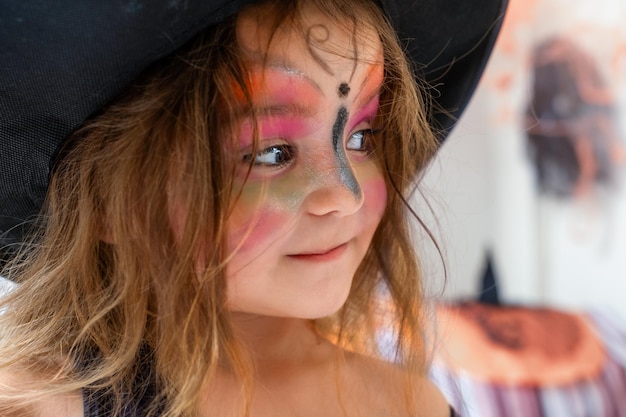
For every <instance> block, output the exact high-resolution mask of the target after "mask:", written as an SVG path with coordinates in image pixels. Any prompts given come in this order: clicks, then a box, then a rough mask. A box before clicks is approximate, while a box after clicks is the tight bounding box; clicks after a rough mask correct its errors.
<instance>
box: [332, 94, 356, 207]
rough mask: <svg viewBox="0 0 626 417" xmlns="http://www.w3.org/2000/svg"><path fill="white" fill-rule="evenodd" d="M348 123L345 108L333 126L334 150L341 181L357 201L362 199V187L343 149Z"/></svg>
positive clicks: (341, 109) (341, 110)
mask: <svg viewBox="0 0 626 417" xmlns="http://www.w3.org/2000/svg"><path fill="white" fill-rule="evenodd" d="M347 121H348V110H346V108H345V107H343V106H342V107H341V108H340V109H339V112H338V113H337V119H335V124H334V125H333V150H334V151H335V158H337V162H338V163H339V179H340V180H341V182H342V183H343V184H344V185H345V186H346V187H347V188H348V189H349V190H350V191H351V192H352V194H353V195H354V197H356V198H357V199H360V198H361V187H359V183H358V181H357V180H356V178H355V177H354V173H353V172H352V169H351V168H350V161H348V156H347V155H346V151H345V149H344V147H343V140H342V138H343V132H344V129H345V127H346V122H347Z"/></svg>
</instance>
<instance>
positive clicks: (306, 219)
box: [0, 6, 449, 417]
mask: <svg viewBox="0 0 626 417" xmlns="http://www.w3.org/2000/svg"><path fill="white" fill-rule="evenodd" d="M303 14H304V15H305V17H306V19H305V21H306V22H307V23H308V24H310V25H311V26H310V27H309V28H308V29H307V28H305V29H307V32H306V33H307V36H305V37H304V38H302V37H301V34H300V32H298V33H295V32H292V31H289V30H286V31H279V32H278V33H277V34H276V36H275V37H274V38H273V42H272V44H271V47H270V49H269V50H265V49H264V47H263V45H266V44H267V43H266V39H267V36H268V33H269V32H268V26H265V25H266V24H268V22H269V21H270V17H271V16H268V15H267V14H266V11H265V10H264V9H262V8H249V9H246V11H245V12H244V13H242V15H241V16H240V18H239V20H238V26H237V27H238V31H237V35H238V40H239V42H240V44H241V46H242V47H243V48H244V50H245V51H246V53H247V54H248V57H249V60H248V63H249V65H250V68H251V69H252V77H251V79H250V80H249V81H250V85H249V88H250V90H251V91H252V93H253V101H254V105H255V107H256V108H257V110H259V114H260V126H259V135H260V138H259V139H260V143H259V148H258V149H259V150H260V153H254V152H253V151H252V147H251V145H252V126H251V124H250V121H249V120H246V119H242V120H241V126H240V129H239V137H238V138H236V139H238V140H235V141H234V143H235V144H236V149H235V150H234V152H237V155H239V158H240V161H241V169H240V170H239V173H238V176H237V181H236V187H238V189H239V190H240V191H241V193H240V198H239V199H238V200H236V201H233V211H232V216H231V217H230V219H229V222H228V233H229V234H228V240H229V246H230V247H229V251H230V253H231V255H230V257H229V260H228V267H227V280H228V281H227V303H228V308H229V310H230V312H231V316H232V320H233V325H234V330H235V332H236V334H237V336H238V338H239V339H240V340H242V341H243V342H244V343H245V344H246V345H248V346H249V348H250V349H249V350H250V352H251V355H252V357H251V359H252V361H253V365H254V369H255V374H254V378H255V379H254V387H253V397H252V403H251V410H250V415H251V416H253V417H265V416H267V417H269V416H295V415H297V416H303V417H307V416H311V417H313V416H315V417H318V416H326V417H339V416H341V417H345V416H359V417H384V416H394V417H396V416H409V415H416V414H415V410H407V409H406V402H405V393H407V392H408V393H409V394H410V395H412V396H413V398H412V400H413V401H414V404H415V405H416V407H418V408H419V410H418V411H419V415H420V416H428V417H444V416H448V415H449V410H448V407H447V404H446V402H445V400H444V399H443V397H442V395H441V394H440V392H439V391H438V390H437V389H436V388H435V387H434V386H433V385H432V384H431V383H430V382H428V381H426V380H424V379H422V378H420V377H413V376H410V377H409V376H408V375H406V374H405V373H404V371H402V370H401V369H399V368H397V367H395V366H393V365H391V364H388V363H385V362H381V361H378V360H376V359H372V358H368V357H365V356H361V355H357V354H354V353H351V352H347V351H344V350H342V349H341V348H339V347H337V346H335V345H333V344H332V343H330V342H328V341H327V340H325V339H322V338H320V337H319V336H318V335H317V334H316V333H315V332H314V331H313V330H312V328H311V326H310V325H309V323H310V319H313V318H318V317H324V316H327V315H330V314H332V313H334V312H335V311H337V309H339V308H340V307H341V305H342V304H343V303H344V302H345V300H346V298H347V296H348V292H349V290H350V286H351V283H352V279H353V276H354V273H355V271H356V269H357V267H358V266H359V264H360V262H361V261H362V259H363V257H364V255H365V253H366V251H367V249H368V247H369V245H370V242H371V239H372V236H373V234H374V231H375V230H376V227H377V226H378V224H379V221H380V219H381V216H382V214H383V211H384V209H385V204H386V195H387V193H386V188H385V185H384V182H383V177H382V175H381V172H380V169H379V165H378V163H377V161H376V160H375V159H374V158H372V156H371V154H370V153H369V152H368V148H367V143H368V142H367V132H368V131H369V130H370V129H372V128H373V127H374V124H375V123H374V122H375V116H376V112H377V107H378V89H379V88H380V85H381V83H382V79H383V62H382V47H381V44H380V41H379V40H378V37H377V35H376V33H375V32H374V30H373V29H365V31H364V32H363V33H360V34H359V35H360V36H359V37H358V40H359V41H358V42H357V37H356V36H355V32H354V30H346V28H344V27H340V26H337V25H334V24H332V23H330V22H329V21H328V18H327V17H326V16H324V15H323V14H321V13H320V12H319V11H318V10H316V9H313V8H312V7H307V6H305V9H304V10H303ZM348 27H349V25H348ZM366 40H367V41H366ZM265 53H267V54H268V57H269V60H268V61H267V65H266V66H263V65H262V61H260V59H259V57H261V56H263V55H264V54H265ZM364 133H366V134H365V135H363V134H364ZM287 150H289V151H288V152H287ZM277 156H280V157H281V158H282V160H283V161H284V160H288V162H287V163H279V164H276V163H275V162H277V161H280V160H281V158H278V159H277ZM251 159H253V160H254V161H255V164H254V165H253V167H252V170H251V171H250V172H249V176H248V175H246V174H247V168H248V163H249V161H250V160H251ZM178 215H181V216H182V215H184V214H183V213H177V214H176V215H175V216H174V217H176V216H178ZM180 220H181V219H180V218H173V219H172V224H173V227H174V228H175V229H176V225H177V224H180ZM0 377H1V376H0ZM409 379H410V384H411V385H410V391H407V389H406V388H407V387H406V384H407V383H408V382H409ZM240 395H241V388H240V386H239V382H238V381H237V380H236V379H235V378H234V376H233V375H231V374H230V373H229V372H228V371H227V370H225V369H218V370H217V375H216V377H215V378H213V380H212V381H211V384H210V385H209V386H208V387H207V389H206V392H205V393H204V396H203V397H202V398H201V404H200V416H202V417H209V416H211V417H216V416H217V417H227V416H228V417H230V416H232V417H235V416H240V415H241V412H242V409H241V397H240ZM51 409H52V410H55V413H54V415H58V416H66V417H79V416H82V415H83V413H82V401H81V397H80V393H76V395H74V396H66V397H62V398H53V399H50V400H46V402H45V403H44V402H42V403H41V404H36V410H34V411H35V413H34V415H35V416H47V415H50V414H49V413H50V410H51Z"/></svg>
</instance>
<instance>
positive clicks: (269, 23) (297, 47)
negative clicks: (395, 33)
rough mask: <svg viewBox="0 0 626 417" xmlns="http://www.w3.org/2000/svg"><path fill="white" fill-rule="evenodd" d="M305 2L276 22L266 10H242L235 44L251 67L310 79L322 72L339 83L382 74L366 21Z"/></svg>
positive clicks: (378, 47)
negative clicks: (377, 69)
mask: <svg viewBox="0 0 626 417" xmlns="http://www.w3.org/2000/svg"><path fill="white" fill-rule="evenodd" d="M303 3H304V5H303V6H302V8H301V9H299V10H298V11H296V12H295V15H294V16H288V17H287V18H285V19H284V20H282V21H280V22H278V21H277V18H276V17H275V16H276V14H275V13H274V11H273V10H272V9H271V8H269V7H263V6H261V7H259V6H254V7H249V8H247V9H244V11H243V12H242V13H241V14H240V16H239V17H238V20H237V41H238V44H239V46H240V47H241V49H242V51H243V53H244V57H245V60H246V61H248V62H250V63H252V64H253V67H257V68H258V67H259V66H265V67H273V68H282V69H284V70H286V71H292V72H295V73H299V75H305V76H311V77H312V78H316V75H317V74H320V73H323V74H322V75H324V76H328V77H330V78H332V79H334V81H336V82H338V83H340V84H338V85H341V84H342V83H349V82H352V81H353V79H355V78H361V81H362V78H363V77H367V76H368V75H369V73H371V68H372V67H380V68H381V71H382V64H383V53H382V43H381V41H380V38H379V36H378V33H377V31H376V30H375V28H374V27H373V25H371V24H368V23H367V20H368V19H364V16H358V17H357V16H334V17H330V16H329V15H327V14H325V13H323V12H322V11H320V10H319V9H317V8H316V7H315V6H313V5H311V4H309V3H308V2H303ZM359 82H360V81H359ZM345 90H346V89H345V86H344V87H342V88H341V89H340V91H345ZM340 94H341V93H340Z"/></svg>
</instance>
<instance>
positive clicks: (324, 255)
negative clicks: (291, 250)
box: [287, 242, 348, 262]
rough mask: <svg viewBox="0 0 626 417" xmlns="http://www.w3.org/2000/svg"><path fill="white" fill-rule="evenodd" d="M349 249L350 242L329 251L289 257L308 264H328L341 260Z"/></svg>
mask: <svg viewBox="0 0 626 417" xmlns="http://www.w3.org/2000/svg"><path fill="white" fill-rule="evenodd" d="M346 249H348V242H346V243H342V244H341V245H339V246H335V247H333V248H331V249H328V250H322V251H315V252H305V253H297V254H293V255H287V256H288V257H289V258H291V259H295V260H299V261H308V262H328V261H332V260H335V259H337V258H339V257H340V256H341V255H343V254H344V252H345V251H346Z"/></svg>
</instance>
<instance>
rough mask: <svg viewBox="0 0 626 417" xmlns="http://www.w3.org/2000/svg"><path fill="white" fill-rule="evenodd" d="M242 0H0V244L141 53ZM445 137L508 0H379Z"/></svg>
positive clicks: (187, 35)
mask: <svg viewBox="0 0 626 417" xmlns="http://www.w3.org/2000/svg"><path fill="white" fill-rule="evenodd" d="M251 2H252V0H238V1H237V0H235V1H224V0H106V1H103V0H63V1H58V2H57V1H49V0H0V248H1V247H7V246H11V245H15V244H19V243H20V242H21V241H22V240H23V238H24V233H25V231H26V230H27V227H28V224H29V221H30V220H32V219H33V218H34V217H35V216H36V215H37V213H38V212H39V210H40V208H41V206H42V204H43V200H44V198H45V194H46V191H47V187H48V180H49V175H50V170H51V166H52V165H53V162H54V159H55V156H56V153H57V151H58V150H59V147H60V145H61V144H62V143H63V141H64V140H66V139H67V138H68V137H69V136H70V135H71V133H72V132H73V131H75V130H76V129H77V128H78V127H79V126H80V125H81V124H82V123H83V122H84V121H85V120H86V119H87V118H89V116H91V115H92V114H94V113H95V112H97V111H98V110H99V109H100V108H102V107H103V106H104V105H105V104H106V103H107V102H109V101H110V100H111V99H113V98H114V97H115V96H116V95H118V94H119V93H120V92H121V90H123V89H124V87H125V86H127V85H128V84H129V83H130V82H131V81H132V80H133V79H134V78H136V77H137V76H138V75H139V74H140V73H141V72H142V71H143V70H144V69H146V68H147V67H148V66H149V65H150V64H152V63H153V62H155V61H157V60H158V59H160V58H163V57H165V56H167V55H169V54H171V53H172V52H174V51H175V50H176V49H178V48H179V47H180V46H182V45H183V44H184V43H185V42H187V41H188V40H189V39H191V38H192V37H193V36H194V35H195V34H197V33H198V32H200V31H201V30H202V29H204V28H206V27H208V26H211V25H214V24H216V23H219V22H220V21H222V20H224V19H225V18H226V17H228V16H231V15H233V14H234V13H236V12H237V11H238V10H240V9H241V8H242V7H243V6H244V5H246V4H248V3H251ZM379 3H380V5H381V6H382V8H383V9H384V11H385V13H387V15H388V17H389V18H390V20H391V21H392V23H393V25H394V27H395V29H396V30H397V32H398V35H399V37H400V39H402V40H403V42H404V45H405V47H406V50H407V51H408V53H409V56H410V58H411V59H412V60H413V62H414V63H415V64H416V67H417V69H418V70H419V72H420V73H421V76H422V78H424V79H425V81H426V82H428V83H430V84H431V85H432V86H433V87H434V90H433V92H434V95H435V97H434V99H435V104H436V107H437V108H441V109H445V110H446V112H433V115H432V123H433V124H434V125H435V126H436V127H437V128H439V129H442V132H443V134H442V135H441V139H443V138H444V137H445V135H446V134H447V132H448V131H449V130H450V129H451V127H452V126H453V125H454V122H455V120H456V118H458V116H459V115H460V113H461V112H462V110H463V109H464V107H465V106H466V104H467V102H468V100H469V98H470V96H471V94H472V92H473V91H474V89H475V87H476V84H477V83H478V80H479V78H480V75H481V73H482V71H483V69H484V67H485V65H486V62H487V58H488V56H489V53H490V52H491V49H492V48H493V44H494V42H495V39H496V36H497V33H498V31H499V28H500V25H501V23H502V19H503V16H504V11H505V8H506V3H507V0H415V1H409V0H380V1H379Z"/></svg>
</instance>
